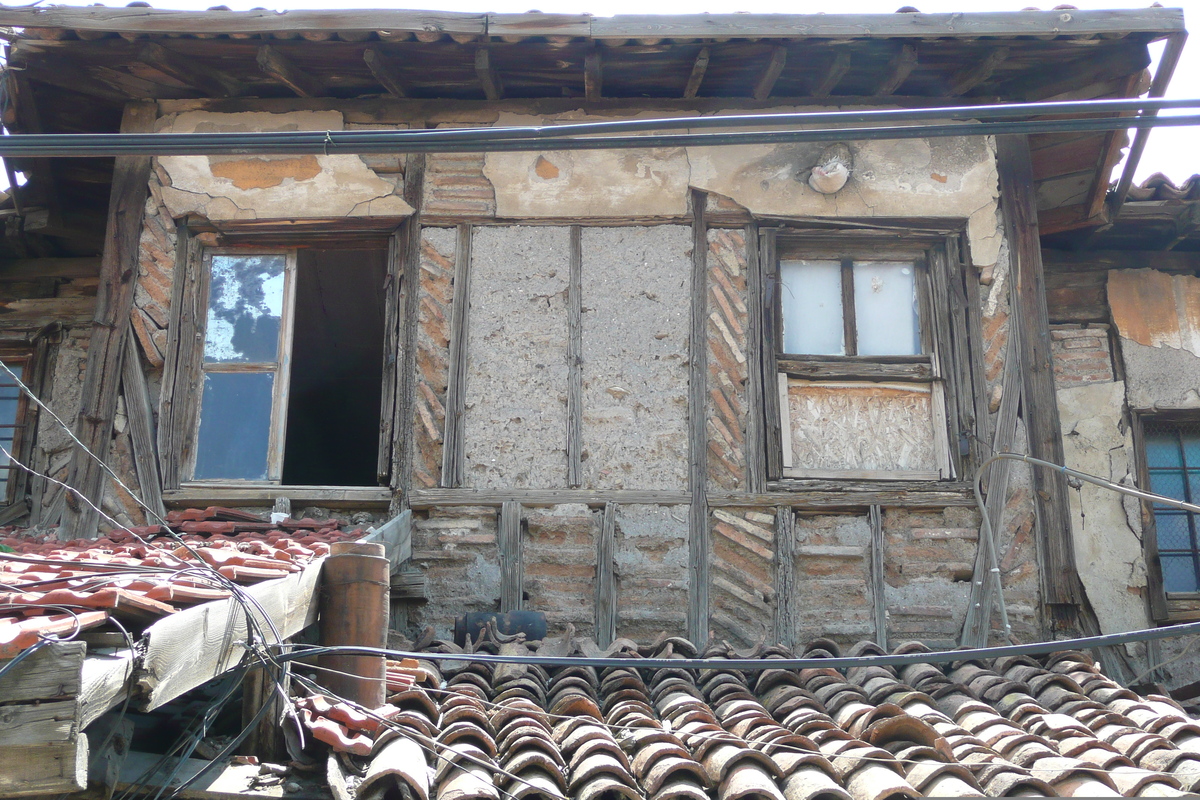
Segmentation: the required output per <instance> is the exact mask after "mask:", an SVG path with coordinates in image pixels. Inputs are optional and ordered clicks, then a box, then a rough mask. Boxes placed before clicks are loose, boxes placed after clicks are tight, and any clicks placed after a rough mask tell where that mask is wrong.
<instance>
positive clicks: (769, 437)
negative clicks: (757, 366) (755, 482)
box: [751, 228, 783, 479]
mask: <svg viewBox="0 0 1200 800" xmlns="http://www.w3.org/2000/svg"><path fill="white" fill-rule="evenodd" d="M776 244H777V243H776V229H775V228H762V229H760V230H759V237H758V266H759V270H760V271H761V272H762V286H761V298H760V308H761V309H762V315H763V336H762V342H763V345H762V359H761V361H762V364H761V370H762V378H761V380H762V386H763V420H764V423H763V432H764V434H765V436H764V438H765V440H766V450H767V478H768V479H775V478H779V477H780V476H782V475H783V439H782V432H781V430H780V422H781V417H780V414H781V411H780V409H781V405H780V402H779V369H778V365H777V364H776V360H775V359H776V354H777V353H778V352H779V346H780V343H781V342H782V338H781V337H782V333H783V326H782V323H781V321H780V319H779V311H780V309H779V258H778V256H777V255H776ZM751 366H752V367H753V366H754V365H751Z"/></svg>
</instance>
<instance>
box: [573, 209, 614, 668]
mask: <svg viewBox="0 0 1200 800" xmlns="http://www.w3.org/2000/svg"><path fill="white" fill-rule="evenodd" d="M570 246H571V263H570V273H571V274H570V278H569V283H568V286H567V486H570V487H571V488H572V489H577V488H579V487H580V486H582V485H583V229H582V228H581V227H580V226H578V225H572V226H571V245H570ZM601 646H602V647H607V645H601Z"/></svg>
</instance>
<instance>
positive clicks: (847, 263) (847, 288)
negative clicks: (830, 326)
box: [776, 258, 858, 369]
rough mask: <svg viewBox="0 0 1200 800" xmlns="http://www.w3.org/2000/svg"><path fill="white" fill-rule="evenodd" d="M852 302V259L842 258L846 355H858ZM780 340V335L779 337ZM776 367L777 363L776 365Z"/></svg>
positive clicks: (843, 339)
mask: <svg viewBox="0 0 1200 800" xmlns="http://www.w3.org/2000/svg"><path fill="white" fill-rule="evenodd" d="M856 311H857V309H856V307H855V304H854V260H853V259H849V258H843V259H842V346H843V347H844V348H845V350H844V352H845V354H846V355H847V356H850V357H854V356H857V355H858V315H857V313H856ZM781 341H782V337H781ZM776 369H778V365H777V366H776Z"/></svg>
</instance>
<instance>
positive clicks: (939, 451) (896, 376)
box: [760, 229, 982, 480]
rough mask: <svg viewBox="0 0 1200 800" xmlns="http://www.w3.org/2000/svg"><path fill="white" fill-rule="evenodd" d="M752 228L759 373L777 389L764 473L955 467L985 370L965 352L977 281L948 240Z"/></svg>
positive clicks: (938, 474)
mask: <svg viewBox="0 0 1200 800" xmlns="http://www.w3.org/2000/svg"><path fill="white" fill-rule="evenodd" d="M762 235H763V241H762V245H763V246H762V248H761V252H760V262H761V263H762V264H763V266H764V273H765V279H766V280H765V287H766V288H765V291H764V310H763V315H764V323H765V324H764V340H765V343H764V348H763V352H764V358H766V360H767V369H766V370H764V372H765V374H766V376H768V381H767V383H768V385H769V384H770V381H769V378H770V377H771V376H773V377H774V379H775V383H776V384H777V385H776V386H774V387H771V389H772V396H769V397H768V398H767V402H766V414H767V429H768V436H769V441H768V465H769V473H770V477H772V478H775V479H838V478H846V479H850V478H854V479H878V480H942V479H950V478H955V477H957V476H959V475H962V474H963V464H962V459H963V457H964V456H965V455H967V454H968V453H967V451H968V450H969V447H962V448H960V446H959V443H960V441H962V442H969V441H970V436H969V435H968V432H973V431H974V424H975V423H974V417H973V415H972V414H973V408H974V404H973V402H972V398H971V395H970V393H971V392H974V391H976V389H975V388H974V387H975V383H976V381H978V380H981V379H982V376H979V375H976V376H972V374H971V371H970V370H971V367H970V364H969V358H968V357H967V353H968V351H969V347H968V344H969V342H968V337H967V306H966V303H965V301H964V300H965V297H966V296H967V291H966V289H967V276H968V274H971V275H972V279H973V280H974V279H975V278H974V276H973V273H969V271H968V270H967V269H966V268H965V267H964V265H962V264H959V263H957V262H958V258H957V254H958V252H959V247H958V242H957V239H956V238H955V237H952V236H946V235H942V236H930V235H928V234H925V235H920V234H916V235H904V234H900V233H897V232H895V231H892V232H891V233H890V234H889V235H887V236H886V237H884V236H880V235H878V234H877V233H876V234H875V235H864V234H863V233H862V232H859V233H858V234H857V235H856V234H855V233H854V232H844V231H843V232H832V231H826V232H800V231H792V230H786V229H770V230H764V231H762ZM935 309H936V312H935ZM960 386H961V387H962V389H963V391H962V392H960V391H959V387H960ZM960 393H961V394H962V395H963V396H962V398H960V397H959V394H960ZM960 401H961V402H960ZM776 425H777V428H776V427H775V426H776ZM776 431H777V432H776ZM951 443H953V445H954V446H953V447H952V446H951ZM772 448H775V449H777V454H774V453H772Z"/></svg>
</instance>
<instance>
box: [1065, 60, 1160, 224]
mask: <svg viewBox="0 0 1200 800" xmlns="http://www.w3.org/2000/svg"><path fill="white" fill-rule="evenodd" d="M1141 81H1142V73H1140V72H1139V73H1135V74H1133V75H1130V76H1129V78H1128V79H1127V80H1126V81H1125V85H1124V86H1122V87H1121V91H1120V92H1119V93H1118V97H1136V96H1137V95H1138V94H1140V92H1139V91H1138V85H1139V84H1140V83H1141ZM1116 116H1118V117H1131V116H1133V112H1125V113H1123V114H1117V115H1116ZM1127 144H1129V132H1128V131H1124V130H1116V131H1108V132H1107V133H1105V134H1104V147H1103V148H1102V149H1101V151H1100V158H1099V159H1096V160H1095V161H1094V162H1093V163H1092V164H1090V165H1089V166H1090V167H1092V168H1093V169H1094V170H1095V172H1096V177H1095V179H1094V180H1093V182H1092V189H1091V191H1090V192H1089V193H1088V199H1087V200H1086V201H1084V205H1086V206H1087V214H1088V216H1089V217H1092V216H1095V215H1096V214H1099V213H1100V210H1101V209H1103V208H1104V204H1105V202H1106V201H1107V200H1108V187H1109V183H1110V178H1111V176H1112V171H1113V169H1115V168H1116V166H1117V163H1118V162H1120V160H1121V154H1122V152H1123V151H1124V149H1125V145H1127ZM1081 149H1082V148H1081ZM1085 152H1086V151H1085ZM1061 171H1062V172H1066V171H1067V170H1061Z"/></svg>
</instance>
